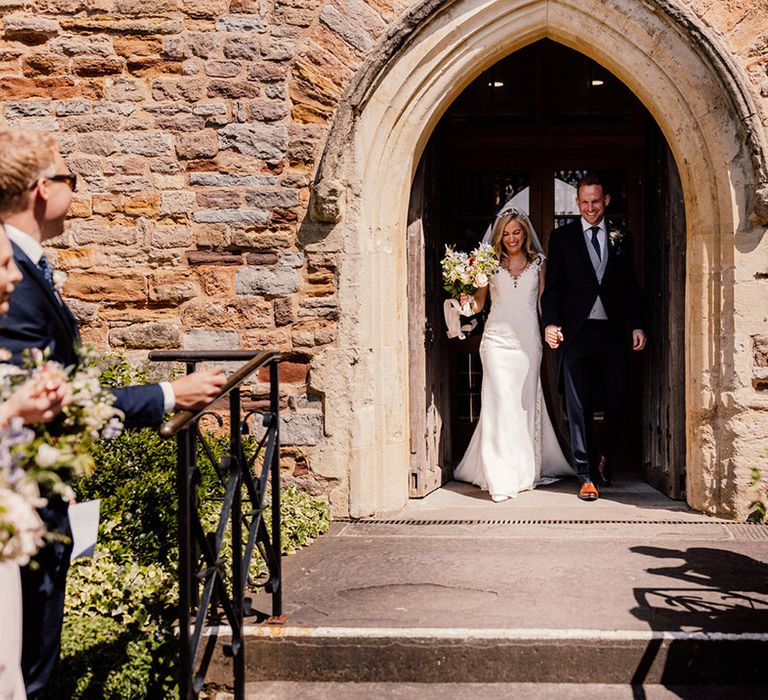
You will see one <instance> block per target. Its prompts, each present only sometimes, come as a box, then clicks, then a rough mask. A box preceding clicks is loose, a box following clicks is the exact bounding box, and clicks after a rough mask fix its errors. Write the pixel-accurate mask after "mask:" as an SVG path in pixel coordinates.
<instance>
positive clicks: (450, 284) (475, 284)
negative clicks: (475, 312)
mask: <svg viewBox="0 0 768 700" xmlns="http://www.w3.org/2000/svg"><path fill="white" fill-rule="evenodd" d="M440 266H441V267H442V270H443V288H444V289H445V291H446V292H448V293H449V294H450V295H451V296H452V297H453V298H454V299H458V298H459V297H460V296H461V295H462V294H472V293H474V292H476V291H477V290H478V289H482V288H483V287H487V286H488V282H489V281H490V279H491V277H493V276H494V275H495V274H496V273H497V272H498V271H499V260H498V258H497V257H496V253H495V251H494V250H493V246H491V245H489V244H488V243H481V244H480V245H479V246H478V247H477V248H475V249H474V250H473V251H472V252H471V253H463V252H461V251H458V250H454V249H453V248H451V247H450V246H446V247H445V257H444V258H443V260H442V262H441V263H440ZM461 314H462V316H471V315H472V311H471V309H470V308H469V304H465V305H464V307H462V309H461Z"/></svg>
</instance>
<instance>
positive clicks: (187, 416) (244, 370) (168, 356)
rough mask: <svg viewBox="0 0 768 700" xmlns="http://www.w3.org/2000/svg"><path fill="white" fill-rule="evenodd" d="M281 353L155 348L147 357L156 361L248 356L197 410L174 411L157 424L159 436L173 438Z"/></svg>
mask: <svg viewBox="0 0 768 700" xmlns="http://www.w3.org/2000/svg"><path fill="white" fill-rule="evenodd" d="M280 358H281V354H280V353H279V352H274V351H272V350H263V351H261V352H251V351H250V350H238V351H227V350H223V351H222V350H210V351H208V352H199V351H173V350H155V351H153V352H150V353H149V359H150V360H153V361H159V362H186V363H187V364H190V363H197V362H209V361H213V360H216V361H218V362H231V361H233V360H245V359H248V360H249V362H246V363H245V364H244V365H243V366H242V367H239V368H238V369H237V370H235V371H234V372H233V373H232V374H231V375H230V376H229V379H227V382H226V384H224V386H223V387H222V389H221V391H220V392H219V394H218V396H216V398H215V399H213V400H212V401H210V402H209V403H208V404H206V405H205V407H204V408H201V409H199V410H197V411H190V410H184V411H179V412H178V413H175V414H174V415H173V417H172V418H171V419H170V420H167V421H166V422H165V423H163V425H162V426H160V435H162V436H163V437H165V438H169V437H173V436H174V435H176V433H178V432H179V431H180V430H184V429H185V428H186V427H188V426H189V425H190V424H192V423H194V422H195V421H196V420H198V419H199V418H200V417H201V416H202V415H203V414H204V413H206V412H207V411H208V409H209V407H210V406H211V404H213V403H215V402H216V401H218V400H219V399H223V398H224V397H225V396H226V395H227V394H229V392H230V391H232V389H234V388H235V387H236V386H238V385H239V384H240V383H241V382H243V381H244V380H245V379H247V378H248V376H249V375H251V374H253V373H254V372H255V371H256V370H257V369H259V368H260V367H263V366H264V365H266V364H269V363H270V362H272V361H279V360H280Z"/></svg>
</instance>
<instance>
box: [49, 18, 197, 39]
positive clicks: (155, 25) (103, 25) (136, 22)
mask: <svg viewBox="0 0 768 700" xmlns="http://www.w3.org/2000/svg"><path fill="white" fill-rule="evenodd" d="M59 24H60V25H61V27H62V29H66V30H69V31H72V32H84V33H101V32H104V33H110V34H117V35H121V36H126V35H131V34H134V35H137V36H141V35H149V36H154V35H157V34H181V32H183V31H184V23H183V22H182V21H181V20H176V19H165V18H163V17H152V18H148V19H140V18H139V19H128V18H125V19H123V18H117V17H112V16H108V15H91V16H80V17H62V18H61V19H60V20H59Z"/></svg>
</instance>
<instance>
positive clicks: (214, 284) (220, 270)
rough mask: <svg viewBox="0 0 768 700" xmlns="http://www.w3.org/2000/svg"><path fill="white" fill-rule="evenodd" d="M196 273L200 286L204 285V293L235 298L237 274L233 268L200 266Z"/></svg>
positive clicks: (211, 295) (210, 295)
mask: <svg viewBox="0 0 768 700" xmlns="http://www.w3.org/2000/svg"><path fill="white" fill-rule="evenodd" d="M201 252H202V251H201ZM190 264H192V263H190ZM196 272H197V277H198V279H199V280H200V284H202V285H203V291H204V292H205V294H206V295H207V296H209V297H216V296H227V297H231V296H234V294H235V273H234V271H233V268H224V267H219V266H218V265H200V267H198V268H197V269H196Z"/></svg>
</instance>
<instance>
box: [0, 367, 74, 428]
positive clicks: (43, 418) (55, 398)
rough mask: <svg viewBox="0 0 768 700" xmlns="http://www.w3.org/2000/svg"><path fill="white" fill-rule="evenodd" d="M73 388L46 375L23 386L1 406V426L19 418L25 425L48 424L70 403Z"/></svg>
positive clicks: (35, 378)
mask: <svg viewBox="0 0 768 700" xmlns="http://www.w3.org/2000/svg"><path fill="white" fill-rule="evenodd" d="M71 395H72V388H71V387H70V385H69V383H68V382H66V381H62V380H60V379H57V378H51V377H49V376H47V375H45V374H41V375H40V376H37V377H34V378H32V379H30V380H28V381H27V382H25V383H24V384H22V385H21V386H20V387H19V388H18V389H16V391H15V392H14V393H13V394H11V396H10V397H9V399H8V400H7V401H6V402H5V403H4V404H3V405H2V406H0V426H4V425H8V423H10V422H11V418H16V417H19V418H21V419H22V420H23V421H24V423H25V424H29V423H48V422H49V421H51V420H53V419H54V418H55V417H56V416H57V415H59V413H61V409H62V408H63V407H64V406H66V405H67V403H69V399H70V397H71Z"/></svg>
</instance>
